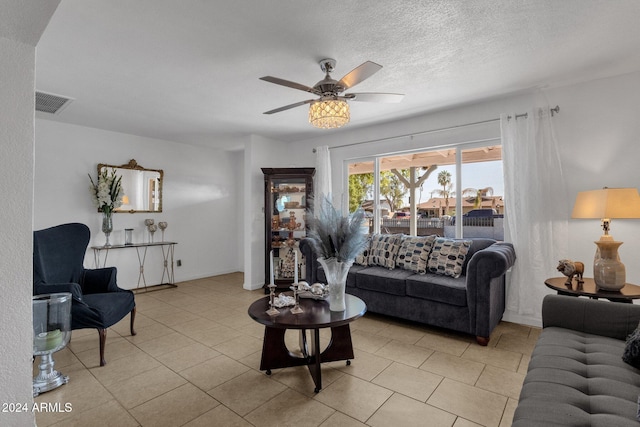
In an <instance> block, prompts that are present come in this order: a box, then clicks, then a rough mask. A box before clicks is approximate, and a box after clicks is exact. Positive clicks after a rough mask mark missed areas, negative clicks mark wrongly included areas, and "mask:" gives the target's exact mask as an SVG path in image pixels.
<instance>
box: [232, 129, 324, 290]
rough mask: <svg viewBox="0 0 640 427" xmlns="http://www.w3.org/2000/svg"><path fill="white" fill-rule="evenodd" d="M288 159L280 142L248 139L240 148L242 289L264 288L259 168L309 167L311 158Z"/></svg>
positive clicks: (313, 160) (263, 232) (311, 162)
mask: <svg viewBox="0 0 640 427" xmlns="http://www.w3.org/2000/svg"><path fill="white" fill-rule="evenodd" d="M310 154H311V152H309V153H307V155H306V156H295V155H292V154H291V152H290V150H289V147H288V144H285V143H284V142H282V141H277V140H274V139H269V138H265V137H262V136H258V135H251V136H250V137H248V138H247V141H246V142H245V147H244V178H245V182H244V209H243V212H244V215H243V221H244V237H243V241H244V267H245V270H244V271H245V278H244V280H245V283H244V288H245V289H258V288H260V287H262V286H263V285H264V282H265V280H264V279H265V275H264V268H265V241H264V237H265V228H264V227H265V225H264V219H265V215H264V174H263V173H262V170H261V168H263V167H270V168H278V167H281V168H285V167H290V168H299V167H313V166H314V164H315V158H314V157H313V156H311V155H310Z"/></svg>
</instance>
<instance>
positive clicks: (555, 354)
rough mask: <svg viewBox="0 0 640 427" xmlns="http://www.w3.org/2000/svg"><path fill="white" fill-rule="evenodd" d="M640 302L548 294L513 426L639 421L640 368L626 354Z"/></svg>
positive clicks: (621, 425)
mask: <svg viewBox="0 0 640 427" xmlns="http://www.w3.org/2000/svg"><path fill="white" fill-rule="evenodd" d="M639 321H640V306H638V305H634V304H623V303H618V302H609V301H599V300H590V299H586V298H577V297H570V296H559V295H547V296H545V298H544V301H543V303H542V323H543V329H542V333H541V334H540V338H539V339H538V341H537V343H536V346H535V348H534V350H533V354H532V355H531V362H530V363H529V369H528V371H527V375H526V377H525V380H524V385H523V387H522V391H521V393H520V400H519V402H518V407H517V408H516V411H515V414H514V418H513V424H512V425H513V426H514V427H542V426H545V427H547V426H594V427H597V426H602V427H605V426H606V427H612V426H616V427H624V426H634V427H637V426H638V425H640V423H639V422H638V421H637V419H636V414H637V411H638V397H639V395H640V370H638V369H636V368H634V367H632V366H630V365H628V364H627V363H625V362H624V361H623V360H622V355H623V352H624V350H625V345H626V343H625V338H626V337H627V336H628V335H630V334H631V333H632V332H633V331H634V330H635V329H636V327H637V326H638V322H639Z"/></svg>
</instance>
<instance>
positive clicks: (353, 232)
mask: <svg viewBox="0 0 640 427" xmlns="http://www.w3.org/2000/svg"><path fill="white" fill-rule="evenodd" d="M315 209H318V211H317V212H316V214H317V216H316V217H314V216H313V214H312V213H311V212H309V213H307V218H309V217H310V218H311V220H307V221H308V222H309V233H308V234H307V237H309V239H310V243H311V246H312V247H313V250H314V251H315V253H316V254H317V255H318V256H319V257H323V258H325V259H329V258H336V259H337V261H340V262H348V261H353V260H354V259H355V257H356V256H358V255H359V254H360V253H361V252H362V250H363V249H364V248H365V247H366V245H367V236H366V234H365V233H364V230H363V228H362V225H363V224H364V219H365V217H364V210H363V209H362V208H361V207H359V208H358V209H356V210H355V211H353V212H352V213H350V214H349V215H348V216H343V215H342V214H341V213H340V212H338V211H337V210H336V208H334V207H333V204H332V203H331V201H330V200H329V198H327V197H323V198H322V200H321V203H320V205H319V206H315Z"/></svg>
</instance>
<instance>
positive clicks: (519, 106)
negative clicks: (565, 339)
mask: <svg viewBox="0 0 640 427" xmlns="http://www.w3.org/2000/svg"><path fill="white" fill-rule="evenodd" d="M541 95H542V96H546V97H547V99H548V103H549V105H550V106H555V105H559V106H560V114H558V115H556V116H555V117H554V119H553V123H554V124H555V128H556V134H557V139H558V141H559V145H560V150H561V153H560V155H561V162H562V168H563V172H564V181H563V182H560V183H558V191H563V192H565V194H567V195H568V200H567V202H566V206H565V208H566V212H567V218H569V217H570V215H571V209H572V207H573V202H574V200H575V196H576V194H577V192H578V191H583V190H590V189H597V188H601V187H603V186H609V187H636V188H638V187H640V174H638V172H637V171H638V159H640V144H639V143H638V138H639V135H640V121H639V120H638V117H640V114H639V113H640V109H639V108H638V106H637V100H638V99H640V72H635V73H631V74H627V75H622V76H615V77H611V78H606V79H599V80H595V81H591V82H584V83H578V84H573V85H570V86H565V87H558V88H547V89H544V90H543V91H531V92H530V93H521V94H518V95H514V96H510V97H505V98H501V99H493V100H488V101H486V102H481V103H477V104H473V105H467V106H463V107H459V108H455V109H451V110H446V111H440V112H437V113H434V114H429V115H425V116H420V117H416V118H413V119H409V120H403V121H399V122H394V123H387V124H382V125H377V126H372V127H368V128H366V129H352V130H349V131H347V132H341V133H339V134H330V133H329V134H327V135H326V136H322V137H319V138H316V139H313V140H307V141H301V142H296V143H291V144H290V152H291V153H292V155H293V156H299V157H304V156H305V155H306V153H311V148H312V147H316V146H320V145H328V146H329V147H331V146H335V145H343V144H351V143H354V142H361V141H372V140H379V139H382V138H386V137H393V136H398V135H407V134H411V133H418V132H421V131H427V130H431V129H440V128H445V127H449V126H456V125H462V124H466V123H474V122H478V121H483V120H489V119H492V118H497V117H499V115H500V114H501V113H521V112H525V111H526V110H528V109H530V108H532V107H533V106H534V105H536V104H534V98H536V97H539V96H541ZM474 132H477V137H478V138H479V139H482V138H486V137H491V135H493V136H496V135H498V136H499V129H498V128H497V127H496V123H492V124H488V125H480V126H474V127H469V128H467V127H466V128H464V129H462V130H456V131H452V132H445V133H435V134H429V135H427V136H423V137H416V138H413V139H412V138H402V139H394V140H392V141H382V142H375V143H370V144H362V145H354V146H350V147H345V148H335V149H332V150H331V160H332V168H333V170H334V175H333V187H334V189H333V191H334V195H336V194H341V193H343V192H344V191H345V189H344V185H343V171H342V168H343V162H344V160H345V159H349V158H353V157H359V156H366V155H377V154H384V153H388V152H391V151H401V150H409V149H415V148H428V147H434V146H437V145H439V144H441V143H447V142H455V140H456V139H460V140H465V138H468V136H469V135H473V133H474ZM496 132H497V133H496ZM540 173H544V171H540ZM525 191H526V190H525ZM537 203H545V201H544V200H542V201H538V202H537ZM523 226H526V224H523ZM611 233H612V234H613V236H614V237H616V238H617V239H618V240H622V241H624V242H625V243H624V245H622V247H621V248H620V256H621V259H622V261H623V262H625V265H626V268H627V281H628V282H631V283H636V284H640V264H638V263H636V262H635V257H636V256H637V254H638V253H640V221H638V220H618V221H613V223H612V231H611ZM600 234H601V229H600V228H599V221H598V220H593V221H591V220H570V221H569V240H570V242H569V248H570V249H569V253H567V256H566V257H567V258H571V259H574V260H580V261H583V262H584V263H585V266H586V269H587V275H588V276H590V277H592V275H593V274H592V273H591V269H592V266H593V255H594V252H595V245H594V244H593V241H594V240H597V239H598V238H599V236H600ZM517 262H518V263H519V264H520V266H521V267H522V266H524V268H526V263H527V260H526V259H518V260H517ZM557 275H558V273H557V271H549V277H554V276H557ZM508 286H510V287H513V286H544V284H543V283H510V284H509V285H508ZM549 292H550V291H549ZM538 313H539V308H538ZM504 318H505V320H512V321H519V322H523V323H528V324H533V325H536V324H540V315H539V314H538V315H537V316H534V317H531V318H522V317H519V316H516V315H515V314H514V313H509V312H507V313H506V314H505V317H504Z"/></svg>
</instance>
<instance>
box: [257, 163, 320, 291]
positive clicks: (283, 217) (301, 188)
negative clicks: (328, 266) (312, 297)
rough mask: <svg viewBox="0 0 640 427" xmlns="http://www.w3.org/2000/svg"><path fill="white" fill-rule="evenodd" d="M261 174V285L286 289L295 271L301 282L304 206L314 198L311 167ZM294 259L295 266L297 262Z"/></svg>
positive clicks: (305, 209)
mask: <svg viewBox="0 0 640 427" xmlns="http://www.w3.org/2000/svg"><path fill="white" fill-rule="evenodd" d="M262 172H263V173H264V214H265V215H264V218H265V239H264V240H265V263H264V265H265V270H264V283H265V292H267V288H266V286H267V285H268V284H270V283H271V282H272V280H273V283H274V284H275V285H276V286H277V289H276V292H282V291H284V290H289V286H291V284H292V283H293V282H294V276H295V273H296V271H297V273H298V281H300V280H304V277H305V271H304V269H305V267H304V265H305V263H304V260H303V259H302V253H301V252H300V249H299V244H300V239H302V238H304V237H305V236H306V235H307V223H306V217H307V203H308V201H309V199H310V197H312V196H313V174H314V173H315V169H314V168H262ZM296 260H297V263H296Z"/></svg>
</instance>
